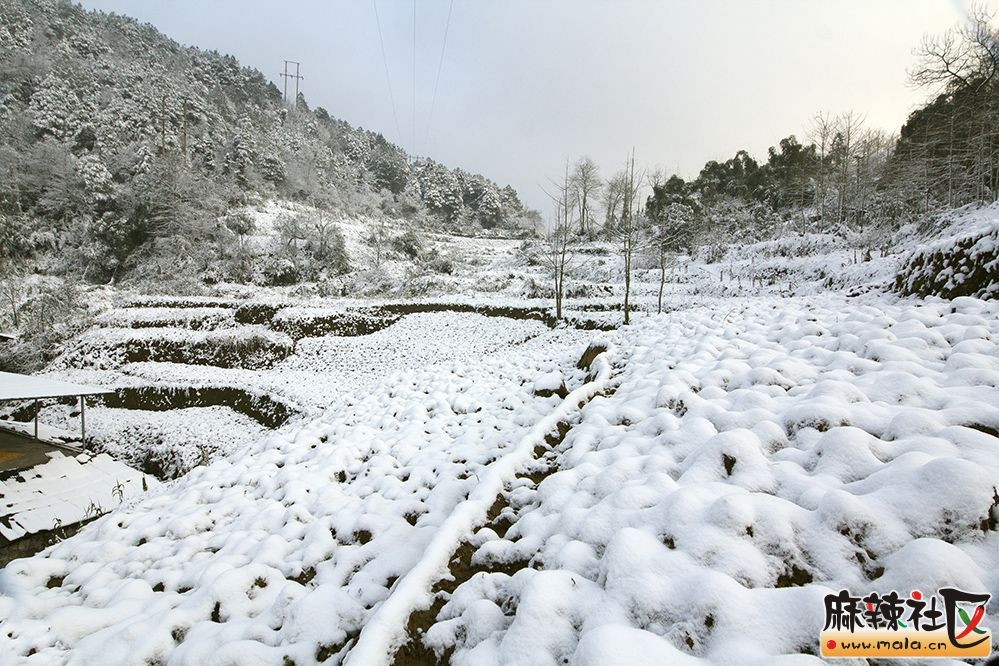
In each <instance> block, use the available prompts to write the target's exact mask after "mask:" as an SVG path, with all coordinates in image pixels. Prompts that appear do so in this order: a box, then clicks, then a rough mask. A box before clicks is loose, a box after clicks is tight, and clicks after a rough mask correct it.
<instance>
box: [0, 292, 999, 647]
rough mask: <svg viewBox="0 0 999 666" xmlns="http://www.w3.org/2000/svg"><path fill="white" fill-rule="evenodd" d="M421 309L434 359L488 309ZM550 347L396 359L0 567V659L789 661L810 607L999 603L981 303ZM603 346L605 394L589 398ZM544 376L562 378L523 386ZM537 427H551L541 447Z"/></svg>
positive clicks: (790, 302)
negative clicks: (295, 417) (956, 593)
mask: <svg viewBox="0 0 999 666" xmlns="http://www.w3.org/2000/svg"><path fill="white" fill-rule="evenodd" d="M440 316H441V317H444V319H446V320H447V321H449V322H453V320H454V319H455V318H457V319H458V321H461V320H462V317H465V315H463V316H462V317H457V316H456V315H440ZM406 319H407V318H404V319H403V320H402V321H401V322H400V324H401V323H404V322H405V321H406ZM421 320H423V321H424V322H425V323H428V324H430V326H429V328H435V327H436V328H437V329H438V333H436V334H434V333H431V332H430V331H429V330H428V328H422V329H420V330H421V331H423V332H422V333H421V334H420V335H423V336H434V337H432V338H429V339H431V340H434V341H441V342H442V344H443V341H444V340H452V339H456V336H459V335H469V334H473V332H478V331H481V330H482V328H481V326H479V324H482V323H483V322H477V323H476V325H474V326H470V327H469V328H468V329H462V326H463V324H461V323H452V324H451V325H453V326H454V327H455V328H448V327H446V326H444V325H443V322H441V321H440V320H438V319H435V318H433V317H429V316H425V317H424V316H421V317H417V318H416V319H415V323H420V321H421ZM491 321H495V322H502V323H504V324H506V323H507V322H506V321H505V320H502V319H495V320H491ZM397 325H399V324H396V326H397ZM517 325H518V326H519V323H518V324H517ZM393 328H394V326H390V327H389V328H387V329H385V330H384V331H382V332H380V333H378V334H375V335H381V334H385V335H388V332H389V331H392V329H393ZM514 328H516V327H514ZM399 330H400V331H403V330H406V329H404V328H403V329H399ZM560 333H561V332H559V331H555V332H547V333H546V332H542V333H541V334H540V335H537V336H535V337H533V338H532V340H531V341H530V342H528V343H527V344H524V345H519V346H509V344H507V343H509V342H510V341H513V340H517V339H519V338H520V337H521V334H522V332H520V331H517V330H512V331H508V332H507V334H508V336H509V337H507V338H505V341H506V342H504V340H495V342H496V344H497V345H499V346H501V347H504V350H500V349H496V350H495V351H493V352H492V353H480V354H479V356H478V357H477V358H473V357H472V355H469V356H461V355H457V356H455V357H454V358H449V359H437V360H438V362H437V363H436V364H432V365H429V366H428V367H423V366H424V365H425V364H426V363H427V362H428V359H427V358H426V357H424V356H420V354H421V353H423V352H421V351H417V350H416V347H418V345H415V346H414V347H413V348H411V349H410V352H411V353H413V354H414V355H415V356H414V357H413V362H414V367H411V368H399V369H398V372H396V374H394V375H392V376H390V377H388V378H387V379H383V380H380V381H378V380H376V381H372V382H369V383H366V384H365V383H364V382H361V381H359V382H358V383H356V384H354V385H351V386H345V387H344V389H343V390H342V391H338V392H336V395H333V396H332V405H331V406H330V408H329V410H328V411H327V412H326V413H325V414H324V415H322V416H320V417H318V418H316V419H314V420H311V421H303V422H302V423H300V424H298V425H295V426H288V427H287V428H286V429H284V430H281V431H279V432H278V433H276V434H274V435H272V436H269V437H264V438H262V439H260V440H258V441H257V442H255V443H253V444H251V445H248V446H242V447H240V448H239V450H238V451H236V452H235V453H233V454H232V455H230V456H228V457H226V458H221V459H217V460H215V461H214V462H212V463H210V464H208V465H206V466H202V467H198V468H196V469H194V470H193V471H192V472H190V473H189V474H187V475H186V476H185V477H184V478H182V479H180V480H178V481H175V482H173V483H170V484H166V485H164V486H163V487H161V488H158V489H156V490H154V491H153V492H150V493H149V494H147V496H145V497H144V498H142V499H140V500H138V501H133V502H128V503H126V504H124V505H123V506H122V507H120V508H118V509H116V510H115V511H114V512H112V513H111V514H109V515H108V516H106V517H104V518H102V519H100V520H99V521H97V522H95V523H94V524H92V525H90V526H88V527H87V528H85V529H84V530H82V531H81V532H80V533H79V534H78V535H76V536H75V537H73V538H72V539H70V540H68V541H66V542H63V543H60V544H57V545H56V546H54V547H52V548H50V549H49V550H47V551H46V552H44V553H43V554H40V555H39V556H36V557H34V558H30V559H26V560H18V561H15V562H13V563H12V564H11V565H9V566H8V567H7V569H6V570H5V571H4V572H3V584H4V590H5V592H6V596H4V597H0V617H3V618H5V619H4V620H3V622H2V627H0V629H2V631H3V632H4V633H5V635H6V636H7V638H8V640H6V641H4V642H3V646H2V647H0V650H3V651H4V652H2V653H0V654H2V655H3V657H4V658H6V659H8V660H11V661H16V660H18V659H23V658H26V657H27V655H28V654H29V653H30V654H31V656H30V657H29V658H27V663H39V664H42V663H63V662H66V661H70V660H72V661H74V662H75V663H101V664H135V663H171V664H201V663H215V664H247V663H275V664H281V663H294V664H312V663H318V662H323V663H341V662H343V661H344V660H346V662H347V663H357V664H367V663H378V662H384V663H389V662H391V659H392V654H393V651H394V650H395V649H396V648H398V647H399V646H400V645H402V644H403V643H407V642H408V643H409V644H410V647H412V645H413V644H414V641H420V642H422V645H423V647H424V648H425V649H426V650H434V651H436V654H437V655H438V656H439V657H440V658H442V659H443V658H444V657H445V656H447V657H449V658H450V659H451V660H452V662H453V663H458V664H473V663H474V664H479V663H511V664H561V663H579V664H614V663H621V664H632V663H650V661H651V662H652V663H666V662H670V663H673V662H676V663H681V662H683V661H684V660H705V661H710V662H712V663H728V664H744V663H760V664H764V663H775V662H777V661H779V660H781V659H786V660H794V661H796V663H801V662H802V661H804V662H807V661H809V660H812V661H818V657H815V656H814V655H815V654H817V652H818V642H817V641H818V632H819V630H820V629H821V626H822V618H823V615H822V613H823V604H822V602H823V596H824V595H825V594H827V593H829V592H830V591H834V590H839V589H840V588H848V589H851V590H853V591H854V592H864V593H866V592H868V591H870V590H874V589H876V590H883V591H888V590H892V589H898V590H910V589H922V590H925V591H930V590H935V589H936V588H938V587H942V586H946V585H954V586H957V587H959V588H961V589H967V590H973V591H987V592H992V593H993V594H995V593H996V591H997V590H999V578H997V572H999V534H997V532H996V530H995V524H996V521H997V520H999V507H997V506H996V502H997V500H996V499H995V497H994V495H993V493H994V492H995V490H994V487H995V486H996V485H997V484H999V455H997V453H999V439H997V438H996V432H997V430H999V306H997V305H995V304H993V303H991V302H983V301H978V300H975V299H957V300H955V301H939V300H929V301H914V300H900V299H896V298H892V297H885V296H874V295H870V296H864V297H861V298H854V299H850V298H846V297H844V296H841V295H836V294H829V295H825V296H814V297H809V298H807V299H805V298H792V299H778V298H774V297H756V298H749V299H725V298H714V299H704V301H703V303H702V304H692V305H691V306H690V307H688V308H685V309H684V310H683V311H680V312H674V313H669V314H664V315H661V316H652V315H648V316H644V317H642V318H641V319H640V321H639V322H638V323H637V324H636V325H633V326H631V327H627V328H624V329H621V330H619V331H618V332H615V333H613V334H593V333H582V332H576V333H574V335H575V336H576V337H575V338H574V339H573V340H572V341H571V342H569V343H567V342H566V341H564V340H558V339H557V335H559V334H560ZM489 335H492V334H489ZM414 336H415V337H417V338H418V337H419V336H418V335H417V334H416V333H412V332H411V333H409V334H407V337H408V338H410V339H412V338H413V337H414ZM546 336H548V337H546ZM551 336H555V337H554V338H552V337H551ZM598 336H604V337H605V339H606V340H607V343H608V346H609V351H608V352H606V353H605V354H604V356H603V357H600V359H606V361H602V360H600V359H598V361H597V363H596V364H595V368H596V367H604V366H602V365H601V363H604V362H607V363H610V366H607V369H608V370H609V369H610V368H611V367H612V368H613V378H612V379H611V380H610V381H611V385H610V386H609V387H607V388H606V390H604V393H605V395H603V397H600V396H597V397H595V398H593V399H592V400H591V401H589V402H588V403H586V404H585V405H584V406H583V407H582V408H581V409H578V404H579V402H585V401H586V399H587V398H588V397H589V393H591V392H592V391H595V390H597V389H599V388H600V385H599V384H600V382H601V381H602V380H601V378H600V377H599V376H598V375H599V373H597V372H592V373H590V374H589V375H587V373H586V372H585V371H583V370H578V369H576V367H575V362H576V360H577V359H578V358H579V356H580V353H581V352H582V350H583V349H584V347H585V340H586V339H588V338H592V337H598ZM484 337H486V338H487V339H488V335H486V336H484ZM424 342H427V340H424ZM333 346H334V347H335V345H333ZM320 348H324V347H323V345H322V344H319V343H317V344H316V348H315V349H316V353H317V354H321V353H326V352H325V351H323V352H321V351H319V349H320ZM489 349H492V348H491V347H490V345H489V344H487V343H485V342H484V343H483V347H482V348H481V349H480V350H479V351H480V352H482V351H486V350H489ZM333 353H335V352H333ZM406 353H409V352H401V353H399V352H393V353H392V354H391V355H387V356H386V358H397V357H405V355H406ZM298 362H300V363H302V364H303V366H302V367H311V366H310V365H309V363H308V362H306V361H304V360H301V361H298ZM355 370H356V372H357V373H360V374H364V373H365V372H366V368H364V367H359V368H356V369H355ZM553 373H559V374H560V375H561V376H562V377H564V379H565V381H566V384H567V389H568V390H574V389H576V390H577V392H576V393H574V394H572V395H570V396H569V398H568V399H567V400H565V401H563V400H562V399H561V398H560V397H558V396H557V395H552V396H550V397H539V396H536V395H535V390H536V389H538V390H540V389H551V388H553V387H554V386H555V385H557V384H558V381H553V376H554V375H553ZM372 376H373V371H372ZM587 382H590V383H587ZM593 382H596V384H594V383H593ZM579 390H582V393H580V392H579ZM544 393H545V394H547V393H548V391H547V390H546V391H544ZM558 410H562V412H561V413H559V411H558ZM553 414H555V415H556V416H557V419H556V420H558V421H565V422H566V423H567V424H568V425H570V426H571V428H570V429H569V430H568V432H567V434H566V435H565V437H564V439H563V440H562V441H561V442H558V440H550V442H549V444H553V445H554V448H551V447H550V446H543V445H542V446H539V445H538V444H539V442H538V436H539V432H538V428H539V427H540V428H541V430H542V432H540V434H541V435H543V434H544V431H548V430H553V429H554V425H555V422H556V420H553ZM546 419H547V420H546ZM539 423H541V424H542V425H541V426H538V424H539ZM525 452H528V453H527V455H526V456H525ZM532 453H533V455H535V456H538V459H539V460H540V462H526V463H525V460H527V459H530V458H531V454H532ZM489 488H496V489H497V490H498V489H500V488H501V489H502V490H501V491H500V492H499V498H498V501H497V502H496V503H495V504H493V502H492V500H493V497H491V496H489V493H488V492H487V491H488V489H489ZM490 506H492V510H491V511H489V512H487V511H486V509H487V508H488V507H490ZM462 548H464V549H465V551H466V552H471V559H470V562H469V563H468V565H469V566H457V565H456V564H454V563H452V567H453V570H452V572H451V573H448V571H447V568H446V566H447V559H448V557H449V555H450V554H451V553H452V552H455V551H459V552H460V551H461V550H462ZM448 577H453V578H455V579H456V580H454V581H453V582H452V584H451V585H450V586H444V587H443V588H442V587H441V585H439V584H438V585H435V584H434V583H435V582H436V581H437V580H439V579H442V578H448ZM434 590H436V592H434ZM449 590H453V591H449ZM434 594H436V596H437V597H438V604H437V605H436V606H434V612H433V613H432V617H430V618H429V619H426V618H425V622H424V625H425V626H422V627H420V628H419V631H416V630H415V629H414V626H415V625H411V626H409V627H408V626H407V618H408V617H409V616H408V614H409V613H410V612H411V611H414V610H418V609H420V608H426V607H429V606H430V604H431V601H432V600H433V595H434ZM413 617H416V616H413ZM997 620H999V612H997V608H996V606H995V605H994V604H993V605H992V606H990V607H989V609H988V611H987V615H986V624H989V625H990V626H993V627H994V626H996V624H997ZM424 630H426V631H424ZM355 650H356V655H355V656H354V657H351V652H352V651H355ZM792 655H798V656H797V657H792ZM371 659H374V661H370V660H371Z"/></svg>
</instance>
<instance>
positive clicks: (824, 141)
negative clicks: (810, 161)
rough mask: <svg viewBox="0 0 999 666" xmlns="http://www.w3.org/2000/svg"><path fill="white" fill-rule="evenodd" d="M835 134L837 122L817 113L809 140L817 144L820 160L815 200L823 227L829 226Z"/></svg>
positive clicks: (810, 125) (828, 116)
mask: <svg viewBox="0 0 999 666" xmlns="http://www.w3.org/2000/svg"><path fill="white" fill-rule="evenodd" d="M834 134H835V121H834V120H833V118H832V116H830V115H829V114H828V113H816V114H815V115H814V116H813V117H812V121H811V123H809V127H808V138H809V139H810V140H811V141H812V143H813V144H815V148H816V151H817V153H818V155H817V157H818V160H819V164H818V170H817V174H816V176H817V177H816V181H817V182H816V187H815V199H816V202H815V203H816V204H817V207H818V209H819V219H820V220H821V223H822V225H823V226H825V225H826V224H828V218H827V217H826V203H827V197H828V192H829V178H828V172H827V170H828V166H829V149H830V147H831V145H832V140H833V136H834Z"/></svg>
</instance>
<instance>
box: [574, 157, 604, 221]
mask: <svg viewBox="0 0 999 666" xmlns="http://www.w3.org/2000/svg"><path fill="white" fill-rule="evenodd" d="M571 183H572V189H573V194H574V195H575V198H576V202H577V204H578V207H579V233H580V234H587V233H589V232H590V231H592V228H593V225H592V221H591V220H592V208H593V201H594V199H596V195H597V193H598V192H599V191H600V187H601V186H602V185H603V182H602V181H601V180H600V170H599V168H598V167H597V164H596V162H594V161H593V160H591V159H590V158H589V157H581V158H580V159H579V161H577V162H576V164H575V166H574V167H573V170H572V176H571Z"/></svg>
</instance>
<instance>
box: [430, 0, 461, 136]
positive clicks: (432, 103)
mask: <svg viewBox="0 0 999 666" xmlns="http://www.w3.org/2000/svg"><path fill="white" fill-rule="evenodd" d="M453 9H454V0H451V3H450V4H449V5H448V8H447V23H445V24H444V41H443V43H442V44H441V57H440V60H439V61H438V63H437V78H436V79H434V96H433V97H432V98H431V100H430V117H429V118H428V119H427V134H426V138H425V139H424V140H423V143H424V144H427V145H429V144H430V127H431V126H432V125H433V122H434V107H435V106H437V88H438V86H440V83H441V70H442V69H444V51H445V49H447V33H448V31H449V30H450V29H451V11H452V10H453Z"/></svg>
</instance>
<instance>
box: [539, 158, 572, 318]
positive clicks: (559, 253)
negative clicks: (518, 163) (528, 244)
mask: <svg viewBox="0 0 999 666" xmlns="http://www.w3.org/2000/svg"><path fill="white" fill-rule="evenodd" d="M552 184H553V185H554V187H555V191H554V193H551V192H548V191H547V190H545V193H546V194H548V196H549V197H550V198H551V199H552V202H553V203H554V204H555V222H554V224H553V226H552V228H551V229H550V230H549V231H548V233H546V234H545V235H544V236H543V237H542V243H541V262H542V264H543V265H544V266H545V268H547V269H548V271H549V273H550V274H551V276H552V286H553V287H554V291H555V319H556V320H561V319H562V300H563V296H564V294H565V278H566V276H567V275H568V273H569V271H570V269H571V267H572V260H573V257H574V253H573V251H572V248H573V237H572V229H573V226H574V225H575V220H574V212H575V209H576V205H575V203H574V198H573V189H572V187H573V186H572V180H571V177H570V175H569V163H568V162H566V164H565V175H564V177H563V178H562V181H561V182H556V181H554V180H553V181H552ZM542 189H544V188H542Z"/></svg>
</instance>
